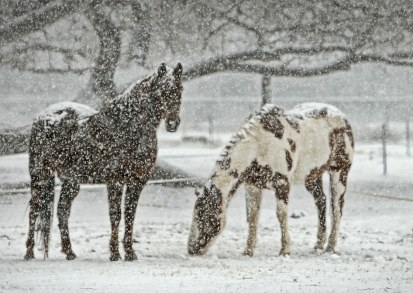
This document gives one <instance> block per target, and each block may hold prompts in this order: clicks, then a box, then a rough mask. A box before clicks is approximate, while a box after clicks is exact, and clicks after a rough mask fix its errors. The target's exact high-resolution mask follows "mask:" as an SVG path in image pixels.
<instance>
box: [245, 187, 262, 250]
mask: <svg viewBox="0 0 413 293" xmlns="http://www.w3.org/2000/svg"><path fill="white" fill-rule="evenodd" d="M245 188H246V199H247V221H248V238H247V247H246V248H245V250H244V255H248V256H253V254H254V249H255V244H256V242H257V222H258V217H259V213H260V206H261V198H262V190H261V189H259V188H257V187H254V186H252V185H246V186H245Z"/></svg>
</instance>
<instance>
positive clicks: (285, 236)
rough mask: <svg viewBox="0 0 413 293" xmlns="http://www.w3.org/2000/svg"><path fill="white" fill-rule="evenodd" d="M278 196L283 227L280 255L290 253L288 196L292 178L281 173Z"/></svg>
mask: <svg viewBox="0 0 413 293" xmlns="http://www.w3.org/2000/svg"><path fill="white" fill-rule="evenodd" d="M274 187H275V192H276V197H277V218H278V221H279V222H280V228H281V250H280V255H282V256H285V255H288V254H290V234H289V232H288V197H289V193H290V180H289V179H288V178H287V177H284V176H282V175H281V178H279V179H278V180H277V181H276V182H275V183H274Z"/></svg>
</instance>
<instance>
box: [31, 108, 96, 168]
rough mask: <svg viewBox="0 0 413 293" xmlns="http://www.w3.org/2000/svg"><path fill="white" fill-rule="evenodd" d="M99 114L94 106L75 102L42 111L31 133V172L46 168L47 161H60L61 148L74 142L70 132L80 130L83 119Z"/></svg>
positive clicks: (34, 122) (35, 120)
mask: <svg viewBox="0 0 413 293" xmlns="http://www.w3.org/2000/svg"><path fill="white" fill-rule="evenodd" d="M95 113H97V112H96V111H95V110H93V109H92V108H90V107H88V106H86V105H82V104H78V103H74V102H61V103H57V104H53V105H51V106H49V107H48V108H46V109H45V110H43V111H42V112H40V113H39V114H38V115H37V116H36V118H35V119H34V121H33V124H32V129H31V134H30V141H29V157H30V160H29V169H30V172H31V173H33V172H37V171H36V170H39V169H42V168H45V166H44V164H45V162H49V165H50V164H52V163H51V162H53V161H56V158H55V157H56V156H58V155H59V151H60V148H61V147H66V146H67V144H68V143H70V134H71V133H72V132H73V131H76V130H77V128H78V126H79V125H80V124H79V123H81V122H82V119H83V120H85V119H86V118H87V117H90V116H91V115H93V114H95ZM48 167H51V166H48Z"/></svg>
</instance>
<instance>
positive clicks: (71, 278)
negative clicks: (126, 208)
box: [0, 145, 413, 292]
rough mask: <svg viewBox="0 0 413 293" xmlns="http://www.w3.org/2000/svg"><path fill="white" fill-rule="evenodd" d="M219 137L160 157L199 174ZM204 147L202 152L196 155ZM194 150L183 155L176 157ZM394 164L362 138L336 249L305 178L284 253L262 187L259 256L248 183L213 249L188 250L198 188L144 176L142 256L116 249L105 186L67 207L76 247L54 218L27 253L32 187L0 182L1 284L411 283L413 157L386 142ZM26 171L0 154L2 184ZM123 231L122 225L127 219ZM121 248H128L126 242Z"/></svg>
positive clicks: (195, 288) (408, 287)
mask: <svg viewBox="0 0 413 293" xmlns="http://www.w3.org/2000/svg"><path fill="white" fill-rule="evenodd" d="M219 151H220V149H219V148H214V149H208V148H199V147H194V146H186V148H184V147H174V148H168V147H164V148H163V149H161V151H160V157H162V158H163V159H164V160H166V161H167V162H168V163H171V164H175V165H177V166H178V167H180V168H182V169H184V170H186V171H187V172H189V173H191V174H194V175H196V176H199V177H206V176H208V174H209V172H210V170H211V168H212V166H213V164H214V160H215V156H216V155H217V154H218V153H219ZM191 154H193V155H199V154H202V155H203V156H202V157H192V156H190V155H191ZM182 155H186V156H188V157H186V158H177V157H179V156H182ZM388 172H389V174H388V175H387V176H383V175H381V173H382V165H381V147H380V146H379V145H362V146H357V152H356V155H355V160H354V165H353V169H352V171H351V173H350V179H349V180H350V182H349V192H348V193H347V195H346V201H345V208H344V216H343V220H342V224H341V231H340V234H339V241H338V253H337V254H334V255H330V254H321V255H317V254H315V253H313V252H312V247H313V245H314V243H315V239H316V227H317V217H316V209H315V206H314V202H313V200H312V198H311V196H310V194H308V193H307V192H306V191H305V190H304V188H303V187H302V186H296V187H294V188H293V190H292V194H291V201H290V205H289V212H290V215H293V214H295V215H298V216H299V217H298V218H293V217H290V219H289V228H290V233H291V238H292V253H291V256H290V257H288V258H283V257H279V256H278V251H279V249H280V231H279V225H278V220H277V219H276V216H275V199H274V196H273V195H272V194H271V193H270V192H266V193H265V194H264V199H263V200H264V202H263V205H262V211H261V215H260V220H259V227H258V243H257V248H256V252H255V255H254V256H253V257H245V256H242V255H241V253H242V251H243V249H244V246H245V243H246V235H247V224H246V215H245V214H246V213H245V200H244V197H243V193H242V190H240V191H239V192H238V193H237V195H236V196H235V198H234V200H233V201H232V202H231V204H230V207H229V210H228V225H227V227H226V229H225V230H224V232H223V233H222V234H221V236H220V237H219V238H218V240H217V242H216V243H215V245H213V246H212V247H211V250H210V251H209V252H208V254H207V255H205V256H202V257H190V256H189V255H188V254H187V253H186V242H187V237H188V232H189V227H190V223H191V220H192V219H191V217H192V208H193V204H194V201H195V195H194V193H193V189H192V188H171V187H162V186H155V185H151V186H147V187H146V188H145V189H144V191H143V193H142V196H141V200H140V203H139V206H138V211H137V218H136V222H135V223H136V225H135V244H134V248H135V249H136V251H137V254H138V258H139V260H138V261H136V262H131V263H130V262H124V261H120V262H110V261H109V247H108V243H109V233H110V225H109V216H108V204H107V198H106V191H105V189H104V188H102V187H97V188H96V187H95V188H90V187H84V188H82V189H81V192H80V194H79V196H78V198H77V199H76V200H75V201H74V204H73V208H72V215H71V218H70V229H71V238H72V244H73V248H74V251H75V253H76V254H77V256H78V258H77V259H76V260H74V261H67V260H65V256H64V255H63V254H61V253H60V237H59V231H58V228H57V218H55V219H54V223H53V230H52V239H51V248H50V252H49V259H47V260H43V257H42V255H43V254H42V251H40V250H36V251H35V253H36V257H37V258H36V260H34V261H29V262H27V261H24V260H23V255H24V253H25V241H26V236H27V230H28V201H29V198H30V195H29V193H28V191H25V190H23V191H22V192H18V193H14V194H5V193H4V192H3V193H2V194H0V292H28V291H34V292H113V291H117V292H132V291H133V292H252V291H253V292H355V291H363V292H365V291H367V292H413V291H412V290H413V157H407V156H406V155H405V149H404V147H403V146H389V165H388ZM22 182H28V173H27V155H15V156H7V157H2V158H0V185H2V186H3V187H5V186H7V185H8V184H17V183H22ZM121 229H122V230H121V231H122V232H123V226H121ZM121 254H122V255H123V252H121Z"/></svg>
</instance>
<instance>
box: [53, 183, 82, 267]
mask: <svg viewBox="0 0 413 293" xmlns="http://www.w3.org/2000/svg"><path fill="white" fill-rule="evenodd" d="M78 193H79V184H77V183H75V182H70V181H64V182H63V183H62V191H61V192H60V199H59V204H58V206H57V216H58V218H59V229H60V236H61V243H62V252H63V253H65V254H66V259H67V260H72V259H75V258H76V254H75V253H74V252H73V250H72V245H71V243H70V237H69V225H68V222H69V216H70V209H71V207H72V202H73V200H74V199H75V197H76V196H77V194H78Z"/></svg>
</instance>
